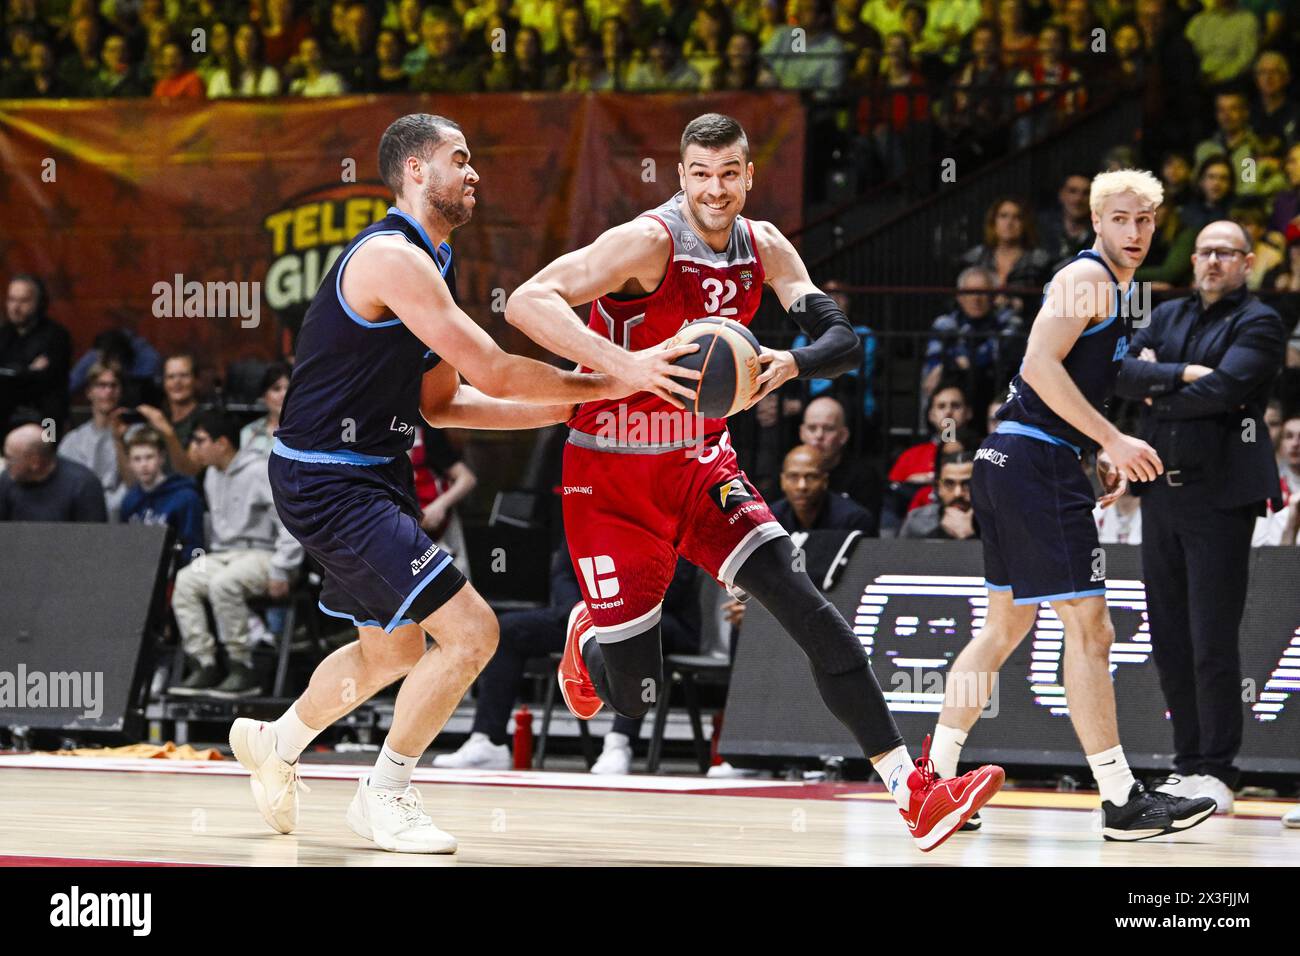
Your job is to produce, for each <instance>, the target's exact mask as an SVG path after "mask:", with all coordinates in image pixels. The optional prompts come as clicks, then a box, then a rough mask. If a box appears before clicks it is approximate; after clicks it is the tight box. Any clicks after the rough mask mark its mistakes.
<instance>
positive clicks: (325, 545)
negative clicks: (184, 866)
mask: <svg viewBox="0 0 1300 956" xmlns="http://www.w3.org/2000/svg"><path fill="white" fill-rule="evenodd" d="M379 169H380V174H381V175H382V176H383V179H384V182H385V183H386V184H387V185H388V186H389V187H390V188H391V189H392V190H393V193H394V195H395V196H396V204H395V205H394V206H393V207H392V208H390V209H389V210H388V214H387V215H386V216H385V217H384V218H383V219H381V220H380V221H379V222H377V223H375V224H373V225H372V226H370V227H368V228H366V229H364V230H362V232H360V233H359V234H358V235H357V236H356V237H355V238H354V239H353V240H352V241H351V242H350V243H349V244H348V246H347V248H346V249H345V250H344V251H343V253H342V254H341V255H340V256H339V257H338V259H337V260H336V261H335V264H334V265H333V267H332V268H331V269H330V270H329V272H328V273H327V274H326V276H325V278H324V280H323V282H322V283H321V287H320V289H319V290H318V291H317V293H316V295H315V297H314V298H313V299H312V302H311V306H310V307H309V308H308V310H307V315H306V317H305V319H304V321H303V326H302V332H301V334H300V336H299V339H298V345H297V350H296V352H297V363H296V365H295V366H294V370H293V376H292V378H291V380H290V383H289V391H288V393H287V395H286V397H285V403H284V412H283V416H282V420H281V425H280V428H279V430H278V431H277V432H276V436H275V438H276V440H275V447H274V453H273V454H272V455H271V458H270V465H269V469H270V477H271V485H272V490H273V492H274V496H275V504H276V508H277V510H278V512H279V514H280V517H281V519H282V521H283V522H284V525H285V527H286V528H287V529H288V530H289V531H290V532H291V533H292V534H293V535H294V536H295V537H296V538H297V539H298V540H299V541H300V542H301V543H302V544H303V546H304V547H305V548H306V550H307V551H308V552H309V553H310V554H311V555H312V557H313V558H315V559H316V561H317V562H319V563H320V565H321V567H322V568H324V571H325V575H324V587H323V588H322V592H321V599H320V607H321V610H322V611H323V612H324V613H326V614H329V615H332V616H334V617H339V618H343V619H345V620H348V621H351V622H352V623H354V624H356V626H357V629H358V639H357V640H356V641H354V642H352V643H351V644H349V645H347V646H346V647H343V648H341V649H339V650H337V651H335V652H334V653H333V654H331V655H330V656H329V657H328V658H326V659H325V660H324V661H323V662H322V663H321V664H320V666H319V667H317V669H316V671H315V673H314V674H313V675H312V678H311V682H310V685H309V686H308V688H307V690H306V692H305V693H303V695H302V696H301V697H300V698H299V699H298V700H297V701H296V702H295V703H294V705H293V706H292V707H290V708H289V710H288V711H286V712H285V714H284V715H283V716H282V717H281V718H280V719H279V720H277V721H275V722H274V723H263V722H261V721H254V720H247V719H242V718H241V719H239V720H236V721H235V723H234V725H233V726H232V728H231V733H230V744H231V748H232V749H233V751H234V753H235V756H236V757H237V758H238V760H239V761H240V763H241V764H243V765H244V767H246V768H247V769H248V770H250V771H251V772H252V789H253V795H254V799H255V801H256V803H257V806H258V809H259V810H260V811H261V813H262V816H263V817H264V818H265V819H266V821H267V823H268V824H270V826H271V827H272V828H274V829H275V830H278V831H279V832H281V833H288V832H289V831H291V830H292V829H293V828H294V826H295V825H296V824H297V820H298V793H299V789H300V788H302V789H305V788H303V787H302V785H301V783H300V782H299V780H298V773H297V760H298V756H299V754H301V752H302V751H303V750H304V749H305V748H306V747H307V745H308V744H310V743H311V741H312V740H313V739H314V738H315V737H316V735H317V734H319V733H320V732H321V731H322V730H323V729H324V728H325V727H327V726H328V725H329V724H331V723H333V722H334V721H336V720H338V719H339V718H340V717H342V716H343V715H344V714H346V713H348V712H349V711H351V710H353V709H354V708H356V707H357V706H358V705H359V704H361V703H362V702H363V701H365V700H366V699H367V698H369V697H370V696H372V695H373V694H375V693H376V692H377V691H379V690H381V689H383V688H384V687H386V686H388V685H389V684H391V683H393V682H394V681H397V680H399V679H403V678H404V680H402V687H401V690H400V691H399V692H398V695H397V702H396V705H395V707H394V710H393V722H392V726H391V728H390V729H389V731H388V737H387V740H386V741H385V742H384V746H383V749H382V750H381V752H380V754H379V758H378V760H377V762H376V764H375V768H374V770H373V771H372V772H371V773H370V775H369V776H368V777H364V778H362V780H361V781H360V783H359V784H358V787H357V791H356V795H355V797H354V799H353V801H352V804H351V806H350V807H349V809H348V813H347V822H348V825H349V826H350V827H351V828H352V829H353V830H354V831H355V832H356V833H357V834H359V835H360V836H362V837H365V838H367V839H370V840H373V841H374V842H375V843H376V844H377V845H378V846H380V847H382V848H383V849H386V850H396V851H402V852H411V853H449V852H452V851H454V850H455V849H456V841H455V838H454V837H452V836H450V835H449V834H447V833H444V832H443V831H442V830H440V829H439V828H438V827H436V826H435V825H434V824H433V821H432V819H431V818H430V817H429V816H428V815H426V814H425V813H424V812H423V810H422V808H421V802H420V796H419V793H418V792H417V791H416V790H415V788H413V787H411V786H410V780H411V774H412V771H413V769H414V767H415V764H416V762H417V760H418V759H419V757H420V755H421V754H422V753H423V752H424V751H425V749H426V748H427V747H428V746H429V744H430V743H431V742H432V740H433V738H434V736H435V735H436V734H437V733H438V731H439V730H441V728H442V726H443V724H444V723H445V722H446V720H447V718H448V716H449V715H450V714H451V712H452V710H453V709H454V708H455V706H456V704H457V703H458V702H459V701H460V699H461V698H462V697H463V696H464V694H465V691H466V690H467V689H468V688H469V686H470V684H471V683H472V682H473V681H474V679H475V677H476V676H477V675H478V673H479V671H481V670H482V669H483V667H484V666H485V665H486V664H487V662H488V660H489V659H490V658H491V657H492V654H493V652H494V651H495V649H496V642H497V622H496V617H495V616H494V615H493V613H492V611H491V609H489V607H488V606H487V604H486V603H485V602H484V601H483V599H482V598H481V597H480V596H479V595H478V594H477V592H475V590H474V588H473V587H471V586H470V585H469V584H468V582H467V581H466V580H465V578H464V577H463V576H462V575H461V573H460V572H459V571H458V570H456V567H455V566H454V565H453V564H452V559H451V555H449V554H445V553H443V552H442V551H441V550H440V549H439V548H438V547H437V546H436V545H435V544H434V543H433V542H432V541H431V540H430V539H429V537H428V536H427V535H426V534H425V532H424V531H423V530H422V529H421V527H420V510H419V507H418V506H417V504H416V500H415V489H414V484H413V481H412V473H411V464H410V459H409V457H408V455H407V450H408V449H409V448H410V447H411V444H412V441H413V436H414V433H415V428H416V423H417V416H423V417H424V418H425V419H426V420H428V421H429V423H430V424H432V425H439V426H453V425H454V426H460V427H473V428H535V427H540V426H542V425H548V424H552V423H555V422H558V421H563V420H564V419H566V418H567V417H568V416H569V415H570V414H571V412H572V409H573V405H574V403H576V402H581V401H586V400H593V399H604V398H610V397H616V396H619V395H625V394H627V393H628V392H629V391H635V390H639V389H645V388H650V389H659V390H664V389H666V388H667V387H668V386H670V385H671V387H672V388H674V389H675V390H676V391H677V392H679V393H682V394H684V395H687V396H691V395H693V393H692V392H691V391H690V389H689V387H687V386H686V385H683V384H682V383H680V382H677V381H675V380H674V379H672V378H669V376H668V372H669V371H674V373H675V374H676V376H677V377H678V378H680V377H681V373H680V371H679V370H676V369H673V367H672V366H671V364H670V363H671V362H672V360H673V359H675V358H677V357H678V356H680V355H684V354H687V353H689V352H691V351H694V350H695V349H696V346H694V345H690V346H675V347H673V348H668V349H655V350H648V351H645V352H642V353H639V354H637V355H632V356H628V361H627V362H625V363H624V364H623V365H622V366H621V367H620V374H621V375H622V376H623V377H624V380H623V381H618V380H614V379H611V378H608V377H606V376H603V375H602V376H591V375H582V374H579V373H577V372H565V371H561V370H559V369H557V368H554V367H552V366H550V365H546V364H544V363H542V362H537V361H534V360H532V359H526V358H522V357H520V356H516V355H511V354H508V353H506V352H503V351H502V350H501V349H500V348H499V347H497V345H496V343H495V342H494V341H493V340H492V339H491V337H489V336H488V334H487V333H486V332H484V331H483V330H482V329H481V328H479V326H478V325H476V324H475V323H474V321H473V320H472V319H471V318H470V317H469V316H467V315H466V314H465V313H464V312H462V311H461V310H460V308H458V307H457V305H456V302H455V299H454V289H455V274H454V272H453V271H452V264H451V260H452V252H451V246H450V245H448V243H447V238H448V236H449V235H450V234H451V231H452V230H453V229H455V228H456V227H457V226H461V225H464V224H465V223H466V222H468V221H469V219H470V216H471V215H472V213H473V210H474V205H475V202H476V199H475V196H474V192H475V185H476V184H477V182H478V175H477V174H476V173H475V172H474V169H473V167H472V166H471V165H470V151H469V147H468V145H467V144H466V142H465V137H464V136H463V135H462V133H461V131H460V127H458V126H457V125H456V124H455V123H454V122H452V121H451V120H448V119H445V118H443V117H439V116H430V115H428V114H423V113H417V114H411V115H409V116H404V117H402V118H401V119H398V120H397V121H395V122H394V123H393V124H392V125H391V126H389V128H388V130H387V131H386V132H385V133H384V135H383V138H382V139H381V141H380V144H379ZM458 373H459V374H458ZM460 375H464V377H465V378H466V379H467V380H468V384H462V383H461V381H460ZM690 377H691V376H686V378H688V379H689V378H690ZM696 377H698V376H696ZM426 634H427V635H429V636H431V637H432V638H433V639H434V644H433V646H432V648H431V649H428V650H426V649H425V636H426Z"/></svg>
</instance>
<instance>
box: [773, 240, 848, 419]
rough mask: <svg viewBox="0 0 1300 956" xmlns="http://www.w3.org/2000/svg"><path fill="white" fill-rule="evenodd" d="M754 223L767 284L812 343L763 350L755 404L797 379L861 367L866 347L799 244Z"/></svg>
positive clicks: (828, 375) (823, 376) (820, 376)
mask: <svg viewBox="0 0 1300 956" xmlns="http://www.w3.org/2000/svg"><path fill="white" fill-rule="evenodd" d="M751 225H752V226H753V228H754V242H755V245H756V246H757V250H756V251H757V252H758V258H759V261H761V262H762V263H763V272H764V274H765V276H766V280H765V281H766V283H767V284H768V285H769V286H771V287H772V291H773V292H775V293H776V296H777V298H778V299H779V300H780V301H781V305H782V307H783V308H784V309H785V310H786V311H787V312H788V313H789V314H790V317H791V318H792V319H793V320H794V321H795V323H796V324H797V325H798V326H799V328H800V329H801V330H802V331H803V333H804V334H805V335H807V336H808V344H807V345H805V346H802V347H801V348H797V349H793V350H791V351H779V350H774V349H768V348H764V349H763V354H762V356H761V358H760V361H761V362H762V363H763V366H764V370H763V373H762V374H761V375H760V376H759V377H758V381H757V383H756V384H757V388H756V389H755V392H754V397H753V399H752V400H751V401H750V406H753V405H756V404H758V402H759V401H761V400H762V399H763V398H764V397H765V396H767V395H768V394H769V393H770V392H773V391H775V390H776V389H778V388H780V387H781V386H782V385H784V384H785V383H786V382H788V381H790V380H791V379H793V378H800V377H802V378H834V377H835V376H837V375H842V374H844V373H845V372H847V371H850V370H851V369H854V368H856V367H857V366H858V365H859V364H860V363H861V361H862V351H861V349H862V345H861V343H860V342H859V341H858V336H857V333H856V332H854V331H853V326H851V325H850V324H849V321H848V319H846V318H845V317H844V313H843V312H842V311H840V308H839V306H838V305H837V304H836V302H835V300H834V299H832V298H831V297H830V296H828V295H826V293H824V292H822V290H821V289H819V288H818V287H817V286H816V285H815V284H814V283H813V281H812V278H811V277H810V276H809V275H808V267H807V266H806V265H804V261H803V258H802V257H801V256H800V255H799V252H798V250H796V249H795V247H794V244H793V243H791V242H790V240H789V239H787V238H786V237H785V236H784V235H783V234H782V233H781V230H779V229H777V228H776V227H775V226H774V225H772V224H771V223H769V222H761V221H757V220H754V221H751Z"/></svg>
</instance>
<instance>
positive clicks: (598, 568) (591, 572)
mask: <svg viewBox="0 0 1300 956" xmlns="http://www.w3.org/2000/svg"><path fill="white" fill-rule="evenodd" d="M578 570H579V571H581V572H582V580H583V583H584V584H586V585H587V594H588V596H590V597H592V598H602V599H604V598H612V597H618V592H619V584H618V577H617V576H616V575H615V574H614V559H613V558H611V557H610V556H609V555H608V554H598V555H596V556H595V557H594V558H579V559H578ZM617 603H618V604H622V603H623V602H622V601H619V602H617ZM616 606H617V605H616V604H593V605H592V607H598V608H601V609H602V610H603V609H604V608H608V607H616Z"/></svg>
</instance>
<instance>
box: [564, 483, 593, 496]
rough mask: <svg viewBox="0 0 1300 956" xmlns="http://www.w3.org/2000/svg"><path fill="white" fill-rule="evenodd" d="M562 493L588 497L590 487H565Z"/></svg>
mask: <svg viewBox="0 0 1300 956" xmlns="http://www.w3.org/2000/svg"><path fill="white" fill-rule="evenodd" d="M563 493H564V494H566V495H589V494H591V493H592V491H591V485H565V486H564V491H563Z"/></svg>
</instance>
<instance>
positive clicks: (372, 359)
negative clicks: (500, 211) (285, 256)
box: [275, 207, 456, 464]
mask: <svg viewBox="0 0 1300 956" xmlns="http://www.w3.org/2000/svg"><path fill="white" fill-rule="evenodd" d="M385 235H399V236H402V237H404V238H405V239H406V241H407V242H409V243H411V244H412V245H414V246H416V247H417V248H420V249H423V250H424V251H425V253H427V254H428V256H429V257H430V258H431V259H433V261H434V263H435V264H436V265H437V267H438V269H439V271H440V272H441V273H442V275H443V277H444V278H445V279H446V280H447V286H448V288H449V289H450V290H451V293H452V295H453V296H455V294H456V283H455V273H454V272H453V271H452V268H451V246H449V245H448V244H447V243H445V242H444V243H443V244H442V245H441V246H439V247H438V248H437V249H435V248H434V247H433V243H432V242H431V241H430V239H429V236H428V234H427V233H426V232H425V231H424V228H423V227H422V226H421V225H420V224H419V223H418V222H416V221H415V220H414V219H412V218H411V217H410V216H408V215H407V214H406V213H404V212H402V211H401V210H400V209H397V208H396V207H390V208H389V210H388V215H387V216H385V217H384V218H383V219H381V220H379V221H378V222H376V223H374V224H373V225H371V226H368V227H367V228H365V229H363V230H362V231H361V232H359V233H357V235H356V237H355V238H353V240H352V241H351V242H350V243H349V244H348V246H347V248H346V249H344V250H343V252H342V254H341V255H339V257H338V258H337V259H336V260H335V261H334V265H333V266H332V267H331V268H330V270H329V272H327V273H326V274H325V278H324V279H323V280H322V281H321V285H320V288H319V289H317V290H316V295H315V296H313V297H312V300H311V305H310V306H309V307H308V309H307V315H306V317H305V318H304V319H303V323H302V331H301V332H300V333H299V335H298V344H297V348H296V349H295V354H296V357H297V360H296V362H295V364H294V368H293V375H292V377H291V378H290V380H289V390H288V392H287V393H286V394H285V398H284V411H283V414H282V418H281V423H280V428H279V429H278V430H277V431H276V433H275V438H276V450H277V451H278V452H279V453H281V454H287V455H292V456H293V457H297V458H302V457H303V456H313V457H318V458H320V460H323V461H325V460H328V461H342V462H352V463H354V464H375V463H378V462H381V461H387V460H390V459H392V458H394V457H396V456H398V455H404V454H406V452H407V450H408V449H410V447H411V445H412V443H413V442H414V440H415V429H416V428H417V427H418V426H419V425H420V424H421V422H422V419H421V417H420V379H421V378H422V377H423V375H424V373H425V372H427V371H428V370H429V369H431V368H433V367H434V366H435V365H437V364H438V362H439V361H440V360H439V358H438V356H437V355H435V354H434V353H433V352H432V351H430V349H429V348H428V346H426V345H425V344H424V343H423V342H422V341H420V339H419V338H418V337H417V336H416V335H415V334H414V333H413V332H411V331H410V329H408V328H407V327H406V326H405V325H404V324H403V323H402V320H401V319H400V318H398V317H396V316H394V317H393V318H389V319H381V320H379V321H375V322H368V321H366V320H365V319H363V318H362V317H361V316H360V315H358V314H357V312H356V311H355V310H354V309H353V308H352V307H351V306H350V305H348V303H347V302H345V301H344V300H343V293H342V279H343V270H344V268H345V267H346V266H347V264H348V260H349V259H350V258H351V257H352V254H353V253H354V252H356V251H357V249H358V248H360V246H361V244H362V243H363V242H366V241H367V240H369V239H371V238H373V237H375V236H385Z"/></svg>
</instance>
